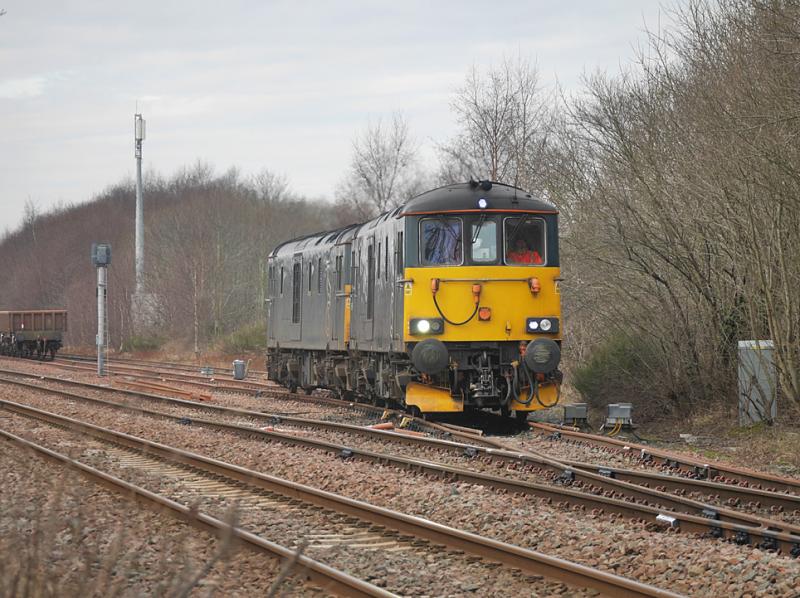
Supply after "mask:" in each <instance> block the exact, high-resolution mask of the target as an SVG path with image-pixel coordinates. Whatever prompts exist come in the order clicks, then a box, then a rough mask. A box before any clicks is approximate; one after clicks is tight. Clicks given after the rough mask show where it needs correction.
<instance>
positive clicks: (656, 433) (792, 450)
mask: <svg viewBox="0 0 800 598" xmlns="http://www.w3.org/2000/svg"><path fill="white" fill-rule="evenodd" d="M779 407H780V406H779ZM784 409H785V408H784ZM799 421H800V419H798V414H796V413H794V412H793V411H791V410H789V411H786V410H784V412H783V413H782V414H779V418H778V421H777V422H775V423H774V424H773V425H771V426H770V425H766V424H758V425H755V426H749V427H741V426H739V425H738V420H737V411H736V409H735V408H733V407H730V406H724V405H714V406H710V407H707V408H705V409H697V410H696V411H695V413H694V414H693V415H692V416H691V417H689V418H683V419H669V420H663V421H659V422H653V423H650V424H648V425H646V426H643V427H642V429H641V434H642V435H643V436H645V437H646V438H648V439H651V440H653V441H655V442H656V443H658V444H664V445H668V446H669V448H673V449H675V448H680V449H684V450H690V451H693V452H696V453H698V454H699V455H703V456H704V457H706V458H708V459H712V460H718V461H726V462H729V463H732V464H734V465H738V466H743V467H749V468H753V469H759V470H762V471H769V472H772V473H776V474H780V475H789V476H794V477H800V426H798V422H799ZM680 434H691V435H693V436H696V437H697V440H696V441H695V442H694V443H693V444H687V443H686V442H684V441H683V440H681V439H680V436H679V435H680ZM676 445H677V446H676Z"/></svg>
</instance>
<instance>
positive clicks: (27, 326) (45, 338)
mask: <svg viewBox="0 0 800 598" xmlns="http://www.w3.org/2000/svg"><path fill="white" fill-rule="evenodd" d="M66 331H67V311H66V310H64V309H31V310H20V311H0V353H2V354H3V355H11V356H13V357H36V358H38V359H46V358H47V357H48V356H49V357H50V359H55V356H56V352H57V351H58V350H59V349H60V348H61V344H62V341H63V336H64V333H65V332H66Z"/></svg>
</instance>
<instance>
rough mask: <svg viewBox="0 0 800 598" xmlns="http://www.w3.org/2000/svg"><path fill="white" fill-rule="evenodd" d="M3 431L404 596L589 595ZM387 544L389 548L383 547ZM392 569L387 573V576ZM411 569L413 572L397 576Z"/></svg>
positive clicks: (244, 494) (269, 501)
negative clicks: (231, 516)
mask: <svg viewBox="0 0 800 598" xmlns="http://www.w3.org/2000/svg"><path fill="white" fill-rule="evenodd" d="M3 427H4V428H6V429H8V430H9V431H11V432H13V433H16V434H19V435H24V436H25V437H27V438H29V439H31V440H33V441H34V442H37V443H40V444H44V445H45V446H48V447H49V448H52V449H53V450H57V451H60V452H70V453H79V454H78V455H75V456H76V458H78V459H79V460H80V461H82V462H84V463H87V464H89V465H92V466H93V467H97V468H98V469H102V470H103V471H107V472H109V473H111V474H112V475H115V476H117V477H120V478H122V479H126V480H128V481H130V482H132V483H135V484H136V485H139V486H142V487H144V488H147V489H149V490H152V491H154V492H158V493H159V494H163V495H166V496H169V497H170V498H172V499H173V500H176V501H178V502H181V503H182V504H185V505H192V506H193V507H195V508H197V509H198V510H199V511H200V512H203V513H208V514H210V515H212V516H215V517H217V518H223V517H225V514H226V513H230V512H236V513H237V519H238V522H239V525H240V526H242V527H243V528H245V529H247V530H249V531H252V532H253V533H256V534H258V535H260V536H261V537H264V538H267V539H269V540H272V541H274V542H279V543H281V544H283V545H285V546H288V547H292V548H296V547H298V546H300V545H302V544H303V543H305V542H306V541H310V543H309V544H308V546H307V547H306V548H305V550H304V553H305V554H307V555H308V556H310V557H312V558H315V559H317V560H321V561H323V562H325V563H327V564H329V565H331V566H334V567H336V568H338V569H341V570H345V571H347V572H348V573H350V574H351V575H355V576H356V577H360V578H362V579H366V580H369V581H371V582H372V583H374V584H376V585H379V586H383V587H385V588H386V589H388V590H389V591H391V592H393V593H396V594H399V595H405V596H419V595H422V594H428V595H433V596H457V595H461V594H463V593H465V592H467V593H468V592H473V591H477V590H480V591H481V592H482V593H485V594H488V595H498V594H501V593H510V594H513V595H521V594H525V593H528V592H533V593H534V594H535V595H548V596H552V595H564V594H569V595H595V594H596V593H595V592H584V591H579V590H576V589H574V588H568V587H566V586H564V585H562V584H556V583H551V582H547V581H545V580H543V579H542V578H540V577H531V576H527V575H522V574H519V573H518V572H516V571H513V570H509V569H506V568H500V567H497V566H496V565H494V564H487V563H483V562H472V558H471V557H469V556H466V555H463V554H462V555H459V554H455V553H452V552H449V551H447V550H445V549H443V548H442V547H438V546H431V545H429V544H428V543H424V545H420V543H417V542H415V543H414V544H413V545H412V543H411V542H410V541H396V540H395V539H394V538H392V537H384V536H383V534H382V532H383V531H385V530H382V529H375V530H373V529H371V528H370V529H368V530H364V529H362V528H360V527H357V526H354V525H353V524H352V523H351V522H350V521H349V520H348V518H346V517H341V516H336V515H330V514H327V513H325V512H323V511H322V510H320V509H317V508H314V507H308V506H306V507H302V506H296V505H290V504H287V502H286V501H279V500H277V499H276V497H275V495H269V494H267V495H265V494H264V493H259V492H248V491H246V490H245V489H242V488H241V487H240V486H239V485H237V484H236V483H230V484H226V485H223V484H218V485H217V484H215V486H214V487H213V488H212V489H209V481H213V480H215V476H212V475H208V476H204V475H202V474H198V473H196V472H193V471H192V470H190V469H189V468H179V467H172V466H169V465H167V464H164V463H162V462H160V461H157V460H151V459H148V458H143V457H134V456H132V454H131V452H129V451H125V450H120V449H116V448H114V447H113V445H109V444H108V443H103V442H98V441H93V440H89V439H86V438H85V437H83V436H81V435H80V434H77V433H74V432H69V431H66V430H62V429H59V428H56V427H53V426H51V425H49V424H44V423H39V422H36V421H33V420H30V419H27V418H24V417H21V416H11V417H9V418H7V419H6V421H4V422H3ZM387 543H388V546H387V545H386V544H387ZM389 569H391V571H389ZM410 571H413V572H414V575H406V574H402V573H403V572H410Z"/></svg>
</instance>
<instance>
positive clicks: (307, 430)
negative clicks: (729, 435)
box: [42, 381, 800, 524]
mask: <svg viewBox="0 0 800 598" xmlns="http://www.w3.org/2000/svg"><path fill="white" fill-rule="evenodd" d="M42 384H43V385H44V386H47V387H53V388H59V387H61V388H64V389H66V390H68V391H73V392H79V393H80V394H85V395H87V396H92V397H95V398H99V399H105V400H113V401H116V402H121V403H132V404H134V405H141V406H144V407H146V408H150V409H155V410H157V411H160V412H163V413H168V414H170V415H173V416H176V417H202V418H206V419H213V420H215V421H221V422H226V423H233V424H236V425H240V426H247V427H256V428H263V427H266V426H268V428H269V429H272V430H275V431H277V432H281V433H284V434H290V435H295V436H302V437H312V438H314V439H318V440H326V441H328V442H331V443H336V444H342V445H345V446H348V447H351V448H359V449H362V450H367V451H374V452H381V453H388V454H395V455H406V456H409V455H410V456H412V457H414V458H418V459H424V460H428V461H432V462H435V463H441V464H447V465H452V466H455V467H461V468H465V469H469V470H472V471H479V472H482V473H486V474H489V475H500V476H504V477H510V478H513V479H519V480H525V481H530V482H536V483H554V482H555V477H556V476H555V474H553V473H552V472H549V471H544V470H538V469H536V470H534V471H525V470H523V471H520V470H517V469H513V470H509V469H507V468H505V467H504V464H503V463H502V462H500V461H495V462H491V461H484V460H482V459H470V458H467V457H465V456H464V455H463V453H461V452H453V451H448V450H439V449H436V448H433V447H424V446H422V447H412V446H409V445H406V444H402V443H400V442H397V441H392V440H391V438H388V439H386V438H385V439H380V438H374V437H365V436H364V435H360V434H357V433H355V432H346V431H338V430H324V429H318V428H314V427H311V426H302V425H298V424H294V423H292V422H287V421H283V422H280V423H277V424H276V423H274V422H273V421H272V420H271V419H270V418H265V417H244V416H240V415H224V414H219V413H217V412H214V411H211V410H206V409H203V408H204V407H205V406H206V404H205V403H197V404H196V408H195V407H194V406H190V407H187V406H185V405H176V404H173V403H170V402H168V401H159V400H157V399H143V398H138V397H131V396H130V395H125V394H122V393H109V392H108V391H100V390H92V389H88V388H87V389H77V390H76V389H74V388H69V387H66V386H65V385H58V384H54V383H51V382H49V381H42ZM374 421H375V420H374V419H373V420H367V421H366V422H365V421H363V418H362V421H360V422H356V423H361V424H364V423H372V422H374ZM527 436H528V434H522V435H520V441H519V442H514V443H508V444H510V445H513V446H520V447H523V448H531V447H530V444H532V443H530V442H529V441H530V439H527V438H526V437H527ZM532 438H533V440H534V444H535V443H537V442H538V444H536V446H535V447H534V452H538V453H542V454H543V453H545V451H543V450H540V445H541V446H544V448H548V447H552V446H556V447H561V445H564V446H563V447H561V448H567V449H570V448H580V449H582V450H584V451H585V450H586V449H587V448H588V449H591V451H587V452H591V455H592V456H594V458H593V461H594V462H597V461H598V459H602V458H603V457H604V456H611V457H612V458H613V457H615V456H618V457H619V458H620V459H619V460H620V461H622V460H624V456H623V455H618V454H617V453H614V452H610V453H609V452H608V451H603V450H602V449H599V448H596V447H587V446H581V447H576V446H575V445H574V444H572V443H565V442H563V441H559V442H554V441H552V440H546V439H542V437H541V436H540V435H534V436H533V437H532ZM526 441H527V444H525V442H526ZM562 458H563V457H562ZM567 458H572V457H570V456H567ZM582 458H584V459H585V458H586V456H583V457H582ZM631 464H632V465H633V466H634V467H636V466H637V463H636V462H635V461H633V462H631ZM631 464H629V465H628V466H629V467H631ZM685 496H687V497H689V498H693V499H695V500H701V501H703V502H707V503H709V504H713V505H718V506H721V507H723V506H727V507H730V506H731V505H729V504H728V503H727V502H726V501H725V500H723V499H718V498H716V497H713V496H708V495H705V494H701V493H688V494H685ZM737 508H738V510H740V511H744V512H748V513H752V514H756V515H760V516H765V517H770V518H772V519H778V520H781V521H785V522H787V523H793V524H799V523H800V513H798V512H796V511H795V512H785V513H781V512H773V511H771V510H769V509H767V508H759V507H756V506H754V505H753V506H751V505H746V504H743V505H740V506H739V507H737Z"/></svg>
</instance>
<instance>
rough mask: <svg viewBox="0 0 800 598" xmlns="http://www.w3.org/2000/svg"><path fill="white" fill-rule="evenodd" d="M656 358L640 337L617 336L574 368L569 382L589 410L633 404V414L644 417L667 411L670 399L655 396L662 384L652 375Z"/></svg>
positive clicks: (656, 361)
mask: <svg viewBox="0 0 800 598" xmlns="http://www.w3.org/2000/svg"><path fill="white" fill-rule="evenodd" d="M659 359H660V358H659V357H658V353H657V351H656V349H655V347H654V346H653V345H651V344H650V343H649V342H647V341H646V340H644V339H643V338H642V337H637V336H632V335H629V334H624V333H618V334H616V335H614V336H612V337H610V338H609V339H608V340H606V341H605V342H603V343H602V344H600V345H599V346H598V347H597V348H596V349H595V350H594V351H593V352H592V354H591V357H590V358H589V360H588V361H587V362H586V363H583V364H579V365H577V366H576V367H575V370H574V372H573V373H572V376H571V382H572V385H573V386H574V387H575V388H576V389H577V390H578V392H580V393H581V395H582V396H583V398H584V400H586V402H587V403H589V405H590V406H592V407H596V408H599V407H605V406H606V405H608V404H609V403H622V402H624V403H633V404H634V406H635V407H636V408H635V409H634V415H635V416H637V415H638V416H640V419H641V418H648V417H650V416H652V415H655V414H656V412H658V413H664V412H665V411H669V410H670V409H669V407H670V406H669V403H670V399H671V398H672V397H666V396H663V395H664V393H659V389H663V388H664V385H663V384H659V381H658V380H656V379H655V376H654V373H655V372H656V371H658V370H657V369H654V368H653V365H654V364H656V363H658V361H659Z"/></svg>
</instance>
